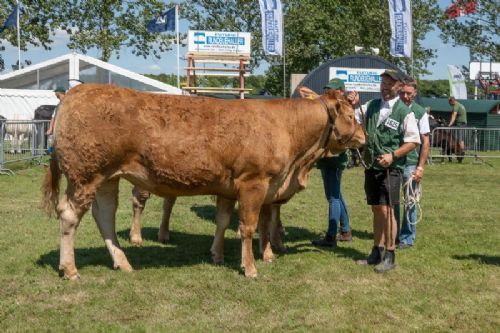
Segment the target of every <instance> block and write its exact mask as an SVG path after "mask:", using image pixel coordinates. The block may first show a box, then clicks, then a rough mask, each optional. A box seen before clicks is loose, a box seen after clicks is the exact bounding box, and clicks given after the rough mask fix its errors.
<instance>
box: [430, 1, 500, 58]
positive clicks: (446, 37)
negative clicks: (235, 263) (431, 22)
mask: <svg viewBox="0 0 500 333" xmlns="http://www.w3.org/2000/svg"><path fill="white" fill-rule="evenodd" d="M463 2H464V1H463ZM498 13H500V1H498V0H481V1H478V5H477V7H476V12H475V13H472V14H468V15H466V16H462V17H458V18H454V19H449V18H448V17H447V16H446V15H445V14H443V15H442V17H441V20H440V21H439V27H440V29H441V31H442V34H441V38H442V39H443V41H444V42H453V43H454V44H456V45H462V46H466V47H468V48H470V53H471V58H472V59H471V60H484V61H490V60H492V61H500V19H499V16H498Z"/></svg>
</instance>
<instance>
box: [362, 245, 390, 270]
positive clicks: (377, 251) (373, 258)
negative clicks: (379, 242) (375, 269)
mask: <svg viewBox="0 0 500 333" xmlns="http://www.w3.org/2000/svg"><path fill="white" fill-rule="evenodd" d="M384 250H385V248H383V247H381V246H380V247H378V246H374V247H373V248H372V252H371V253H370V255H369V256H368V258H366V259H362V260H358V261H356V263H357V264H358V265H377V264H379V263H380V262H381V261H382V258H383V257H384V253H385V251H384Z"/></svg>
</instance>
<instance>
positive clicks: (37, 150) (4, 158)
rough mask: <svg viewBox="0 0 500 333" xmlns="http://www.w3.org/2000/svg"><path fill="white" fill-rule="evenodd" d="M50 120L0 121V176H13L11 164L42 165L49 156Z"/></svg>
mask: <svg viewBox="0 0 500 333" xmlns="http://www.w3.org/2000/svg"><path fill="white" fill-rule="evenodd" d="M49 123H50V121H48V120H28V121H27V120H2V121H0V174H10V175H12V174H13V172H12V170H10V169H8V167H9V165H10V164H14V163H17V162H22V161H35V162H39V163H41V161H42V158H43V156H44V155H46V154H47V135H45V132H46V131H47V128H48V127H49Z"/></svg>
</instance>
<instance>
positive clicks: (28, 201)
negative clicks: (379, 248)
mask: <svg viewBox="0 0 500 333" xmlns="http://www.w3.org/2000/svg"><path fill="white" fill-rule="evenodd" d="M490 163H491V164H492V165H493V166H488V165H485V164H483V165H476V164H472V162H471V160H466V161H465V162H464V163H463V164H457V163H456V162H455V163H452V164H450V163H445V164H435V165H431V166H428V167H427V168H426V175H425V179H424V185H423V202H422V207H423V211H424V215H423V221H422V222H421V224H419V225H418V236H417V244H416V246H414V247H413V248H412V249H409V250H404V251H398V252H397V264H398V267H397V268H396V270H394V271H392V272H390V273H388V274H385V275H379V274H376V273H374V272H373V271H372V269H371V268H370V267H363V266H358V265H356V264H355V263H354V260H356V259H360V258H363V257H364V256H365V255H366V254H367V253H368V252H369V250H370V248H371V246H372V233H371V229H372V227H371V211H370V209H369V207H368V206H367V205H366V204H365V202H364V192H363V189H362V188H363V185H362V184H363V171H362V170H361V169H360V168H356V169H351V170H347V171H346V172H345V174H344V177H343V182H344V183H343V192H344V196H345V199H346V202H347V205H348V207H349V211H350V216H351V224H352V227H353V233H354V241H353V242H352V243H341V244H340V246H339V247H338V248H336V249H331V250H323V249H317V248H314V247H313V246H311V245H310V241H311V240H312V239H314V238H316V237H320V236H321V235H322V233H323V231H324V230H325V228H326V216H327V206H326V201H325V199H324V196H323V192H322V184H321V178H320V176H319V172H318V170H313V172H312V174H311V178H310V184H309V186H308V188H307V189H306V190H305V191H304V192H302V193H299V194H298V195H296V196H295V197H294V198H293V199H292V200H291V201H290V202H289V203H288V204H287V205H286V206H284V207H283V208H282V219H283V222H284V225H285V227H286V232H287V235H286V239H287V241H286V243H287V246H288V247H289V248H290V253H288V254H285V255H279V256H278V257H277V259H276V260H275V262H274V263H273V264H266V263H264V262H263V261H262V260H258V261H257V269H258V270H259V277H258V278H257V279H255V280H250V279H246V278H245V277H244V276H243V275H242V274H241V273H240V271H239V258H240V241H239V240H238V239H236V215H234V216H233V219H234V221H233V222H234V223H233V224H232V226H231V230H228V232H227V234H226V249H225V254H226V257H225V259H226V263H225V264H224V265H222V266H214V265H212V264H211V263H210V255H209V248H210V244H211V241H212V236H213V232H214V230H215V225H214V217H215V209H214V206H213V202H212V201H211V199H210V198H209V197H192V198H180V199H179V200H178V202H177V204H176V206H175V207H174V211H173V215H172V223H171V229H172V232H171V243H170V244H168V245H162V244H158V243H156V242H155V238H156V233H157V230H158V223H159V221H160V217H161V200H160V199H158V198H154V199H152V200H150V201H149V202H148V204H147V207H146V211H145V214H144V221H143V235H144V237H145V243H144V244H143V246H142V247H133V246H130V245H129V244H128V240H127V239H128V232H129V228H130V221H131V214H132V211H131V204H130V202H131V201H130V195H129V194H130V190H131V186H130V185H129V184H127V183H126V182H125V181H123V182H122V183H121V185H122V186H121V191H120V202H121V204H120V207H119V210H118V215H117V230H118V234H119V239H120V242H121V245H122V246H123V247H124V248H125V253H126V254H127V256H128V258H129V260H130V262H131V264H132V265H133V266H134V268H135V271H134V272H133V273H130V274H127V273H123V272H121V271H114V270H113V269H112V268H111V266H112V261H111V258H110V256H109V254H108V251H107V250H106V248H105V246H104V242H103V241H102V239H101V237H100V235H99V232H98V230H97V227H96V225H95V223H94V222H93V220H92V218H91V216H90V214H87V215H86V216H85V218H84V220H83V221H82V223H81V225H80V227H79V229H78V233H77V238H76V244H75V248H76V262H77V266H78V268H79V271H80V274H81V276H82V279H81V280H80V281H78V282H70V281H65V280H62V279H61V278H60V277H59V275H58V271H57V266H58V260H59V245H58V243H59V238H58V229H59V227H58V222H57V221H56V220H54V219H49V218H47V217H46V216H45V215H44V214H43V213H42V211H40V210H39V209H38V208H37V206H38V203H39V201H40V191H39V187H40V184H41V180H42V177H43V174H44V170H43V168H42V167H33V168H30V169H27V170H20V171H17V174H16V176H14V177H9V176H1V177H0V253H1V255H0V332H222V331H231V332H261V331H266V332H270V331H273V332H281V331H294V332H334V331H338V332H499V331H500V315H499V314H500V202H499V200H500V161H494V160H490ZM254 250H255V252H256V254H257V250H258V240H257V239H255V241H254Z"/></svg>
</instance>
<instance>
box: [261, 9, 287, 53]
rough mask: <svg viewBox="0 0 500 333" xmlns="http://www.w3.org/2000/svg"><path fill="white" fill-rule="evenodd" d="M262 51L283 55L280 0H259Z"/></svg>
mask: <svg viewBox="0 0 500 333" xmlns="http://www.w3.org/2000/svg"><path fill="white" fill-rule="evenodd" d="M259 5H260V13H261V16H262V44H263V46H264V53H266V54H271V55H283V11H282V9H281V1H280V0H259Z"/></svg>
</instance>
